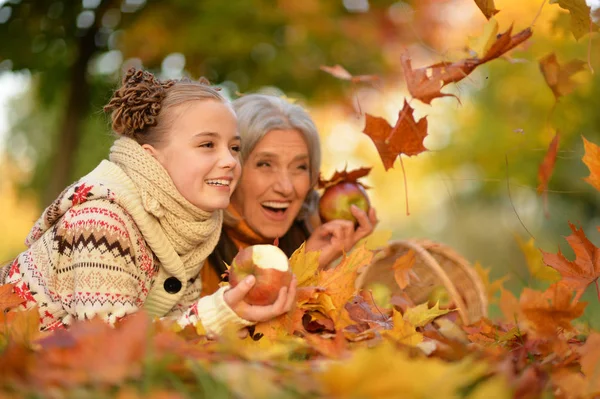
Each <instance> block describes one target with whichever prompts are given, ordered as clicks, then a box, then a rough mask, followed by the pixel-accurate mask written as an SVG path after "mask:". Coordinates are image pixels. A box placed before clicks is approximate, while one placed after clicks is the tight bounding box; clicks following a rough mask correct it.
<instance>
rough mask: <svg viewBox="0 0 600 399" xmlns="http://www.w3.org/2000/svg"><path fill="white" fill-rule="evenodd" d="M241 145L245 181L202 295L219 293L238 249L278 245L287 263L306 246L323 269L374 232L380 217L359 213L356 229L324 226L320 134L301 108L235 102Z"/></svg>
mask: <svg viewBox="0 0 600 399" xmlns="http://www.w3.org/2000/svg"><path fill="white" fill-rule="evenodd" d="M233 106H234V110H235V112H236V114H237V117H238V129H239V134H240V136H241V137H242V148H241V157H242V163H243V170H242V177H241V180H240V183H239V185H238V188H237V189H236V191H235V192H234V194H233V197H232V199H231V204H230V206H229V207H228V209H227V211H228V212H227V217H226V218H225V224H224V226H223V231H222V233H221V237H220V240H219V243H218V244H217V247H216V248H215V250H214V251H213V253H212V254H211V255H210V256H209V258H208V261H207V264H205V266H204V267H203V269H202V281H204V283H205V284H204V289H203V294H204V295H206V294H210V293H212V292H214V291H216V290H217V289H218V283H219V282H220V281H221V278H220V276H221V275H222V273H223V272H224V271H225V263H227V264H231V261H232V259H233V257H234V256H235V254H236V253H237V252H238V250H239V249H240V248H245V247H247V246H249V245H254V244H264V243H273V241H274V240H275V239H276V238H278V239H279V247H280V248H281V249H282V250H283V251H284V252H285V253H286V254H287V255H288V256H290V255H291V254H292V253H293V252H294V251H295V250H296V249H298V248H299V247H300V245H301V244H302V243H303V242H304V241H306V249H307V250H308V251H321V254H320V257H319V266H320V267H327V266H328V265H329V264H330V263H331V262H332V261H334V260H335V259H337V258H338V257H340V256H341V255H342V253H343V251H347V250H349V249H350V248H351V247H352V246H353V245H354V244H356V242H357V241H358V240H360V239H361V238H363V237H365V236H367V235H368V234H370V233H371V232H372V231H373V228H374V226H375V224H376V216H375V210H374V209H371V210H370V212H369V214H368V215H367V214H366V213H365V212H363V211H362V210H360V209H358V208H356V207H354V208H353V209H352V213H353V215H354V216H355V217H356V219H357V221H358V226H357V227H356V228H355V225H354V223H353V222H351V221H349V220H334V221H330V222H328V223H324V224H321V222H320V220H319V217H318V212H317V206H318V200H319V196H318V194H317V192H316V191H315V189H314V188H315V185H316V183H317V180H318V177H319V170H320V164H321V147H320V143H319V135H318V132H317V129H316V126H315V124H314V122H313V121H312V119H311V118H310V116H309V115H308V113H307V112H306V111H305V110H304V109H303V108H302V107H300V106H299V105H295V104H291V103H289V102H287V101H285V100H284V99H282V98H279V97H275V96H268V95H261V94H250V95H246V96H243V97H241V98H239V99H237V100H235V101H234V102H233Z"/></svg>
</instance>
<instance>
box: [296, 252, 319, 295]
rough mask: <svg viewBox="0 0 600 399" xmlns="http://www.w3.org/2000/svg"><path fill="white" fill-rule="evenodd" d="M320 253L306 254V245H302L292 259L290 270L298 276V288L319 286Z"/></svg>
mask: <svg viewBox="0 0 600 399" xmlns="http://www.w3.org/2000/svg"><path fill="white" fill-rule="evenodd" d="M320 254H321V252H320V251H310V252H306V243H304V242H303V243H302V245H300V248H298V249H297V250H296V251H294V253H293V254H292V256H291V257H290V268H291V269H292V272H293V273H294V275H295V276H296V281H297V282H298V283H297V284H298V287H309V286H314V285H317V284H316V283H317V270H318V269H319V255H320Z"/></svg>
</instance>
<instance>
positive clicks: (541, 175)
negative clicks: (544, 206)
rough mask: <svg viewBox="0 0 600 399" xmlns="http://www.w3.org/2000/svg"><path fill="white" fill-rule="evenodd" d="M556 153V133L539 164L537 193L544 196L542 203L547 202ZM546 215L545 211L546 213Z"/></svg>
mask: <svg viewBox="0 0 600 399" xmlns="http://www.w3.org/2000/svg"><path fill="white" fill-rule="evenodd" d="M557 152H558V132H557V133H556V134H555V135H554V138H553V139H552V141H551V142H550V145H549V146H548V151H547V152H546V155H545V156H544V160H543V161H542V163H541V164H540V167H539V169H538V182H539V184H538V187H537V193H538V194H544V202H545V203H546V201H547V200H548V182H549V181H550V177H551V176H552V172H554V163H555V162H556V154H557ZM546 214H548V213H547V211H546Z"/></svg>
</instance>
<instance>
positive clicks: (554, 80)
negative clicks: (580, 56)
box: [540, 53, 585, 100]
mask: <svg viewBox="0 0 600 399" xmlns="http://www.w3.org/2000/svg"><path fill="white" fill-rule="evenodd" d="M584 65H585V62H583V61H581V60H572V61H569V62H568V63H567V64H565V65H563V66H560V64H559V63H558V61H557V60H556V54H554V53H550V54H548V55H547V56H545V57H544V58H542V59H541V60H540V70H541V71H542V75H544V80H546V83H547V84H548V87H550V90H552V93H553V94H554V97H555V98H556V99H557V100H558V98H559V97H561V96H566V95H567V94H570V93H571V92H572V91H573V90H574V89H575V82H573V80H571V76H572V75H574V74H576V73H577V72H579V71H582V70H583V67H584Z"/></svg>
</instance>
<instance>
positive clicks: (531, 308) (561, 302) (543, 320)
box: [519, 282, 587, 337]
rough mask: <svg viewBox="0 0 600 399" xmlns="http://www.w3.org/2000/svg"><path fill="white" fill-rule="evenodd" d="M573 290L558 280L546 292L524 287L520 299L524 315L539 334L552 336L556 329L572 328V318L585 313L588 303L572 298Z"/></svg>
mask: <svg viewBox="0 0 600 399" xmlns="http://www.w3.org/2000/svg"><path fill="white" fill-rule="evenodd" d="M572 297H573V290H572V289H571V287H569V286H568V285H566V284H564V283H562V282H558V283H556V284H552V285H551V286H550V287H549V288H548V289H547V290H546V291H545V292H539V291H534V290H532V289H530V288H524V289H523V292H522V294H521V298H520V301H519V304H520V307H521V312H522V314H523V316H524V317H525V318H526V319H527V320H528V321H529V322H530V324H531V327H532V328H533V330H535V331H536V332H537V333H538V334H539V335H541V336H546V337H552V336H555V335H556V329H557V328H562V329H564V330H569V331H570V330H572V328H573V327H572V326H571V320H573V319H576V318H577V317H579V316H581V315H582V314H583V310H584V309H585V307H586V305H587V303H586V302H577V300H576V299H575V300H572V299H571V298H572Z"/></svg>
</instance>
